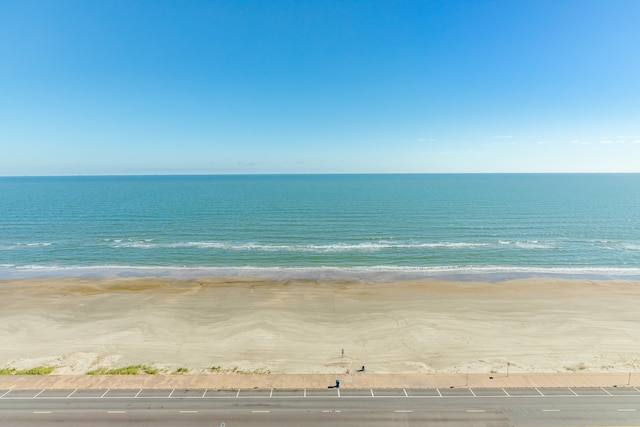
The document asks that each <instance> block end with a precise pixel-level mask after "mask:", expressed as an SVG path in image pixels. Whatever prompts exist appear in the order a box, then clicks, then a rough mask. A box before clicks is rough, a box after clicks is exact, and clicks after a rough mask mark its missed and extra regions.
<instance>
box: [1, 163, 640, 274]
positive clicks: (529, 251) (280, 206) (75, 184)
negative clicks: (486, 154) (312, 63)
mask: <svg viewBox="0 0 640 427" xmlns="http://www.w3.org/2000/svg"><path fill="white" fill-rule="evenodd" d="M130 274H134V275H143V274H144V275H146V274H157V275H172V276H185V277H186V276H203V275H244V274H251V275H269V276H274V277H297V276H300V277H318V278H328V277H341V276H344V277H364V278H374V277H380V278H396V277H419V276H456V277H462V278H464V277H473V278H475V277H477V276H478V275H493V276H494V277H498V278H500V277H521V276H538V275H554V276H565V275H568V276H583V277H594V276H595V277H623V278H629V277H632V278H638V277H640V175H639V174H620V175H617V174H613V175H608V174H606V175H601V174H594V175H589V174H587V175H573V174H569V175H555V174H550V175H546V174H542V175H503V174H500V175H466V174H465V175H262V176H255V175H249V176H247V175H244V176H130V177H38V178H35V177H32V178H0V277H38V276H60V275H89V276H91V275H96V276H109V275H130Z"/></svg>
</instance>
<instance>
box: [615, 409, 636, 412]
mask: <svg viewBox="0 0 640 427" xmlns="http://www.w3.org/2000/svg"><path fill="white" fill-rule="evenodd" d="M618 412H636V410H635V409H618Z"/></svg>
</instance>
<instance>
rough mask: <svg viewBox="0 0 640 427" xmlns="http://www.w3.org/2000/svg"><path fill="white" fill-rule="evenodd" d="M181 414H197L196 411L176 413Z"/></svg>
mask: <svg viewBox="0 0 640 427" xmlns="http://www.w3.org/2000/svg"><path fill="white" fill-rule="evenodd" d="M178 412H179V413H181V414H197V413H198V411H178Z"/></svg>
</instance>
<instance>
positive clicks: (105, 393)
mask: <svg viewBox="0 0 640 427" xmlns="http://www.w3.org/2000/svg"><path fill="white" fill-rule="evenodd" d="M109 390H111V389H109V388H108V389H107V391H105V392H104V393H102V396H100V397H105V396H106V395H107V393H109Z"/></svg>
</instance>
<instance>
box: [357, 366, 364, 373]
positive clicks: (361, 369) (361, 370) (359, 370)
mask: <svg viewBox="0 0 640 427" xmlns="http://www.w3.org/2000/svg"><path fill="white" fill-rule="evenodd" d="M356 372H364V365H362V368H360V369H358V370H357V371H356Z"/></svg>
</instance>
